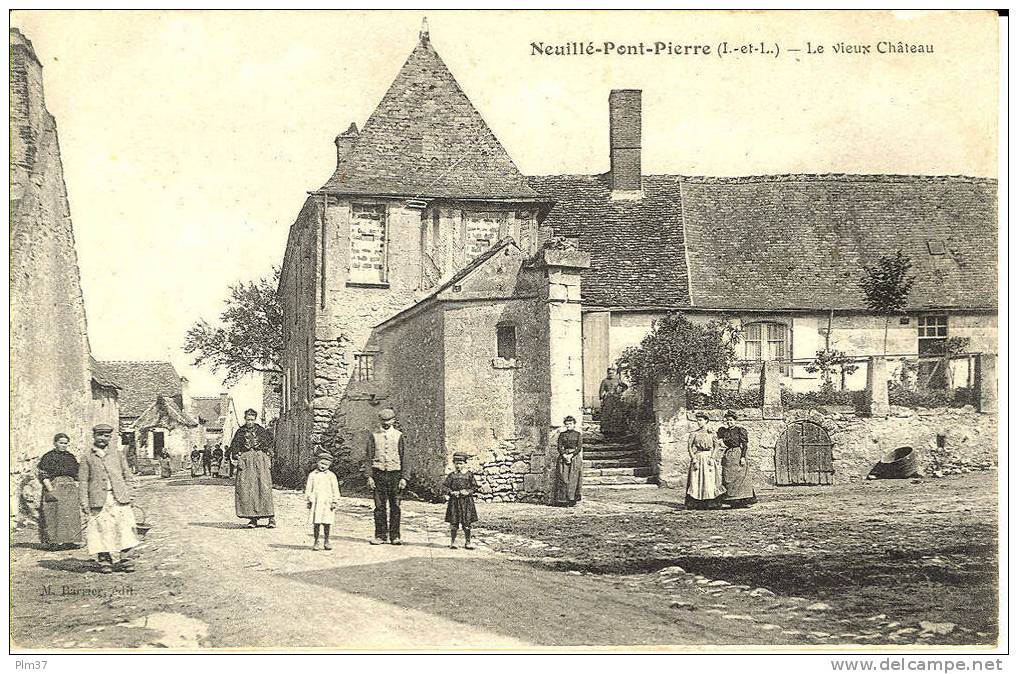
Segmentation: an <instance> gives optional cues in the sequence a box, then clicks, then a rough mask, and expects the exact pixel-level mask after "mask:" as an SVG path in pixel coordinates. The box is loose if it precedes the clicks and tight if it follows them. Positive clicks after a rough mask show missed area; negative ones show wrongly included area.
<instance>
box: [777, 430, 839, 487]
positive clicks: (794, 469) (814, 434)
mask: <svg viewBox="0 0 1018 674" xmlns="http://www.w3.org/2000/svg"><path fill="white" fill-rule="evenodd" d="M833 474H834V452H833V449H832V444H831V436H829V435H828V434H827V431H826V430H824V427H823V426H821V425H820V424H817V423H814V422H812V421H795V422H793V423H791V424H789V425H788V426H786V427H785V430H783V431H782V432H781V435H779V436H778V441H777V443H776V444H775V445H774V482H775V484H777V485H793V484H831V483H832V482H833V479H832V476H833Z"/></svg>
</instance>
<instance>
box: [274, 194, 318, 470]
mask: <svg viewBox="0 0 1018 674" xmlns="http://www.w3.org/2000/svg"><path fill="white" fill-rule="evenodd" d="M320 222H321V202H320V201H319V200H318V199H317V198H316V197H310V198H308V199H307V200H306V201H305V203H304V207H303V208H302V209H301V212H300V214H299V215H298V216H297V219H296V221H295V222H294V223H293V225H292V226H291V227H290V235H289V238H288V240H287V244H286V255H285V257H284V260H283V267H282V269H281V270H280V276H279V301H280V304H281V305H282V308H283V354H282V357H281V359H280V364H279V365H280V367H281V368H282V372H281V373H280V374H279V375H273V374H267V375H265V378H264V380H263V392H262V396H263V399H262V407H263V410H262V412H263V419H264V420H265V421H266V422H269V421H271V419H270V418H269V413H270V411H271V410H272V408H273V406H276V405H278V407H276V410H278V411H277V412H276V416H278V421H277V422H276V424H275V428H274V432H275V436H276V460H275V465H274V466H273V477H274V479H275V480H276V481H277V482H278V483H280V484H283V485H285V486H288V487H300V486H301V485H303V484H304V479H305V477H306V475H307V470H308V468H309V466H310V463H311V457H312V456H313V455H314V451H315V449H316V447H315V446H314V444H313V442H312V435H313V430H314V426H315V424H316V419H315V418H314V411H313V410H314V407H313V399H314V397H315V396H316V395H317V393H316V389H317V383H316V382H315V376H316V372H315V367H316V365H317V361H318V357H317V354H316V353H315V344H316V341H315V321H316V316H317V311H318V300H319V298H320V293H319V290H318V272H317V260H318V242H319V240H320V239H319V229H320ZM277 390H278V393H277Z"/></svg>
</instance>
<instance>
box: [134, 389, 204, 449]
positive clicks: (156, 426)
mask: <svg viewBox="0 0 1018 674" xmlns="http://www.w3.org/2000/svg"><path fill="white" fill-rule="evenodd" d="M131 428H132V432H133V434H134V437H135V438H136V439H137V456H138V463H139V465H144V464H145V463H146V462H147V461H150V460H153V459H156V458H158V457H159V456H160V455H162V454H168V455H169V456H170V459H171V460H172V461H173V462H174V463H175V464H176V463H177V462H180V464H183V462H184V460H185V457H187V456H188V455H190V454H191V451H192V450H194V449H195V448H197V447H199V446H200V445H201V443H202V441H203V440H204V437H203V436H204V434H205V433H204V430H203V429H202V427H201V424H200V423H199V422H198V420H197V419H195V418H194V417H193V416H191V415H190V414H188V413H186V412H184V411H183V410H181V409H180V406H179V405H177V403H176V401H175V400H174V399H173V398H168V397H166V396H163V395H161V396H156V399H155V401H154V402H153V403H152V404H151V405H149V406H148V408H147V409H146V410H145V411H144V412H142V413H141V416H140V417H138V418H137V419H136V420H135V421H134V423H133V424H132V426H131Z"/></svg>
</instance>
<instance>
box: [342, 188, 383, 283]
mask: <svg viewBox="0 0 1018 674" xmlns="http://www.w3.org/2000/svg"><path fill="white" fill-rule="evenodd" d="M387 267H388V234H387V223H386V210H385V204H353V205H352V206H351V207H350V275H349V277H348V279H347V282H348V283H352V284H368V285H384V284H385V283H387V282H388V270H387Z"/></svg>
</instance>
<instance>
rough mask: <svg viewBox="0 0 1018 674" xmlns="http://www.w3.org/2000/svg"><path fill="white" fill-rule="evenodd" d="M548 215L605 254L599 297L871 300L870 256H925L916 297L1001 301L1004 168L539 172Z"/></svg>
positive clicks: (742, 304)
mask: <svg viewBox="0 0 1018 674" xmlns="http://www.w3.org/2000/svg"><path fill="white" fill-rule="evenodd" d="M531 182H532V183H533V184H534V186H535V188H536V189H538V190H540V191H542V192H544V193H547V194H549V195H550V196H552V197H553V198H555V200H556V202H557V203H556V205H555V207H554V208H553V209H552V211H551V213H550V214H549V216H548V218H547V219H546V220H545V224H548V225H551V226H553V227H554V229H555V232H556V233H557V234H560V235H564V236H571V237H578V238H579V247H580V249H581V250H586V251H588V252H590V253H591V257H592V264H591V268H590V269H589V270H587V271H586V272H584V275H583V297H584V304H585V306H593V307H605V308H625V309H633V308H686V307H696V308H707V309H773V310H777V309H816V310H826V309H831V308H834V309H864V308H865V303H864V301H863V300H864V298H863V294H862V292H861V290H860V289H859V286H858V279H859V278H860V277H861V275H862V273H863V266H865V265H872V264H873V263H874V262H875V261H876V260H877V258H878V257H880V256H881V255H893V254H894V252H895V251H896V250H898V249H901V250H902V252H904V253H905V254H907V255H908V256H909V257H910V258H911V259H912V261H913V263H914V266H913V270H912V273H913V274H915V276H916V283H915V286H914V287H913V290H912V294H911V297H910V302H909V308H910V309H913V310H920V309H937V308H963V309H993V308H996V306H997V207H996V201H997V181H996V180H992V179H988V178H971V177H964V176H898V175H787V176H752V177H744V178H708V177H685V176H645V177H644V179H643V190H644V196H643V199H640V200H635V201H621V200H620V201H612V200H611V194H610V189H609V182H608V176H606V175H599V176H538V177H534V178H532V179H531Z"/></svg>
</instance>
